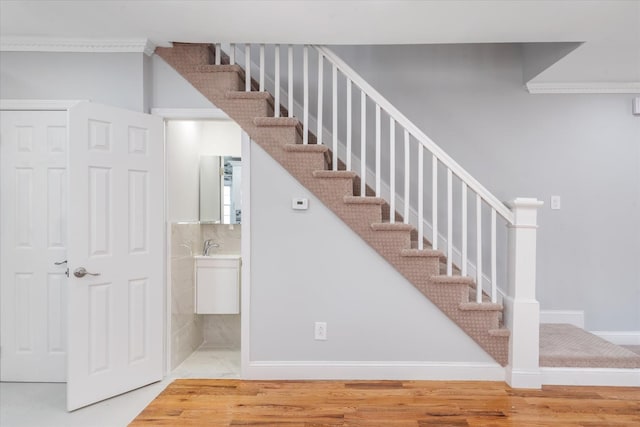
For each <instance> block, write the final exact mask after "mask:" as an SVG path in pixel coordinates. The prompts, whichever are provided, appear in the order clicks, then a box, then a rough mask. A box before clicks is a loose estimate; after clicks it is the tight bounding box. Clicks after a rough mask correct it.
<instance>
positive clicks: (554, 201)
mask: <svg viewBox="0 0 640 427" xmlns="http://www.w3.org/2000/svg"><path fill="white" fill-rule="evenodd" d="M551 209H553V210H554V211H555V210H558V209H560V196H551Z"/></svg>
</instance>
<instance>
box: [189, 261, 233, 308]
mask: <svg viewBox="0 0 640 427" xmlns="http://www.w3.org/2000/svg"><path fill="white" fill-rule="evenodd" d="M195 258H196V263H195V265H196V267H195V268H196V274H195V278H196V292H195V300H196V301H195V311H196V314H238V313H240V256H239V255H212V256H196V257H195Z"/></svg>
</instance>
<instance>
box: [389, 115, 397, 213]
mask: <svg viewBox="0 0 640 427" xmlns="http://www.w3.org/2000/svg"><path fill="white" fill-rule="evenodd" d="M389 186H390V187H391V189H390V190H389V193H390V194H389V211H390V213H389V222H390V223H391V224H393V223H394V222H396V122H395V120H393V117H389Z"/></svg>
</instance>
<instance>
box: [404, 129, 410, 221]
mask: <svg viewBox="0 0 640 427" xmlns="http://www.w3.org/2000/svg"><path fill="white" fill-rule="evenodd" d="M409 154H410V153H409V131H408V130H406V129H405V130H404V223H405V224H409V198H410V193H409V182H410V179H409V178H410V176H409V175H410V174H409Z"/></svg>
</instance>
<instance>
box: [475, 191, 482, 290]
mask: <svg viewBox="0 0 640 427" xmlns="http://www.w3.org/2000/svg"><path fill="white" fill-rule="evenodd" d="M476 254H477V255H476V302H478V303H481V302H482V198H480V195H479V194H476Z"/></svg>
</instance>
